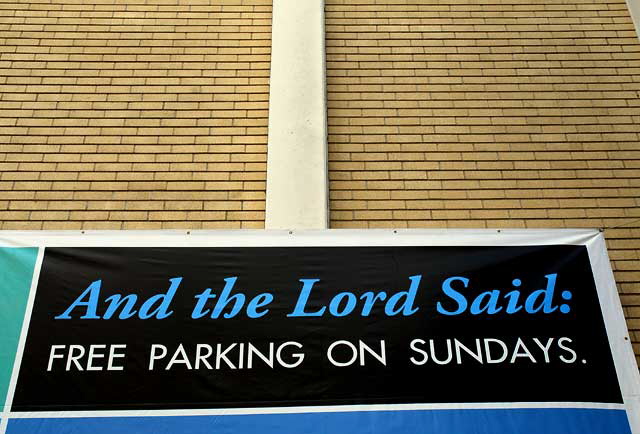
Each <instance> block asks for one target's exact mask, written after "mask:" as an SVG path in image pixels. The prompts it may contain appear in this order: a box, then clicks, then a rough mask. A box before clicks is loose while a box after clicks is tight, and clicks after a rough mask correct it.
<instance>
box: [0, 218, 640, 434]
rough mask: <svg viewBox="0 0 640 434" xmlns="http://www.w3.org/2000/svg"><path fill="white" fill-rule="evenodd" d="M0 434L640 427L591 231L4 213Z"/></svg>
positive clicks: (603, 262)
mask: <svg viewBox="0 0 640 434" xmlns="http://www.w3.org/2000/svg"><path fill="white" fill-rule="evenodd" d="M0 246H2V247H1V248H0V272H1V273H2V279H1V280H0V297H2V298H1V300H2V306H0V321H2V322H3V324H2V325H3V330H6V332H5V334H6V336H5V337H4V338H3V340H2V345H3V346H2V355H3V356H4V357H3V358H2V359H0V383H1V384H0V394H1V395H2V396H3V397H5V407H4V411H3V413H2V419H1V422H0V433H2V432H3V430H4V432H6V433H10V434H16V433H33V432H38V433H59V432H71V433H92V434H95V433H116V432H117V433H120V432H149V433H152V432H153V433H155V432H190V433H205V432H206V433H209V432H224V433H229V434H240V433H248V432H255V431H257V430H260V431H262V432H266V433H269V434H270V433H273V434H275V433H310V434H316V433H318V434H320V433H326V432H337V433H340V432H344V433H347V432H349V433H350V434H351V433H353V434H360V433H362V434H365V433H367V434H368V433H371V434H373V433H380V434H387V433H392V432H393V433H403V432H406V433H414V432H428V433H435V434H445V433H446V434H449V433H451V434H467V433H468V434H471V433H474V434H475V433H487V434H489V433H492V434H496V433H505V434H506V433H539V432H545V433H558V434H559V433H563V434H566V433H580V434H584V433H602V434H605V433H606V434H623V433H624V434H628V433H639V432H640V431H638V430H639V428H638V423H639V421H638V418H639V416H638V414H639V413H640V411H639V410H638V409H639V408H640V406H639V401H640V393H639V390H640V381H639V377H640V376H639V375H638V369H637V366H636V365H635V359H634V356H633V351H632V349H631V346H630V342H629V337H628V333H627V330H626V326H625V322H624V317H623V316H622V310H621V307H620V302H619V299H618V296H617V292H616V288H615V283H614V281H613V276H612V273H611V269H610V265H609V261H608V258H607V256H606V250H605V247H604V240H603V238H602V235H601V234H600V233H598V232H594V231H566V230H564V231H502V232H500V231H411V230H409V231H318V232H301V233H289V232H268V231H243V232H216V231H212V232H206V231H198V232H190V233H185V232H182V233H179V232H166V231H160V232H152V231H149V232H112V233H110V232H95V233H86V234H78V233H70V232H57V233H56V232H50V233H48V232H39V233H33V232H31V233H20V232H15V233H12V232H4V233H0Z"/></svg>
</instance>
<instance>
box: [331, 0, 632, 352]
mask: <svg viewBox="0 0 640 434" xmlns="http://www.w3.org/2000/svg"><path fill="white" fill-rule="evenodd" d="M326 26H327V27H326V29H327V35H326V37H327V65H328V72H327V75H328V77H327V79H328V99H329V149H330V154H329V160H330V163H329V164H330V179H331V210H332V214H331V226H332V227H334V228H345V227H350V228H355V227H362V228H373V227H420V228H425V227H436V228H458V227H474V228H484V227H487V228H507V227H509V228H514V227H515V228H547V227H554V228H566V227H610V226H616V225H622V224H625V223H626V225H625V226H624V227H621V228H619V229H609V230H607V231H606V232H605V235H606V237H607V239H608V243H609V249H610V251H609V253H610V255H611V257H612V259H613V267H614V269H615V275H616V279H617V282H618V287H619V291H620V293H621V297H622V301H623V304H624V308H625V311H626V315H627V320H628V325H629V328H630V330H631V337H632V340H633V342H634V345H635V349H636V354H638V356H639V360H640V222H635V223H630V222H632V221H633V220H634V219H637V218H640V207H639V205H640V198H639V196H640V195H639V193H640V144H639V137H638V133H639V132H640V99H639V98H638V95H639V92H640V43H639V42H638V39H637V37H636V34H635V32H634V27H633V24H632V21H631V19H630V17H629V13H628V11H627V8H626V5H625V1H624V0H492V1H491V2H477V1H471V0H438V1H435V0H327V2H326Z"/></svg>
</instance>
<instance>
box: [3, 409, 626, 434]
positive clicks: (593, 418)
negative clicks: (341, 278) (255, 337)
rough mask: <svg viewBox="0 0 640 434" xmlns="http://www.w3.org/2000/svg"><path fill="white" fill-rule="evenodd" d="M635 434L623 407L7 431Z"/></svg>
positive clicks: (205, 419)
mask: <svg viewBox="0 0 640 434" xmlns="http://www.w3.org/2000/svg"><path fill="white" fill-rule="evenodd" d="M27 433H28V434H116V433H117V434H122V433H136V434H177V433H189V434H205V433H206V434H212V433H213V434H254V433H260V434H341V433H348V434H400V433H411V434H416V433H424V434H631V429H630V428H629V422H628V420H627V414H626V412H625V411H624V410H608V409H571V408H553V409H460V410H404V411H370V412H366V411H364V412H344V413H343V412H336V413H295V414H253V415H226V416H214V415H211V416H131V417H82V418H46V419H44V418H42V419H40V418H38V419H36V418H34V419H10V420H9V423H8V428H7V434H27Z"/></svg>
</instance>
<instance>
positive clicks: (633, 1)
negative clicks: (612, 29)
mask: <svg viewBox="0 0 640 434" xmlns="http://www.w3.org/2000/svg"><path fill="white" fill-rule="evenodd" d="M627 6H628V7H629V13H630V14H631V19H632V20H633V25H634V26H635V28H636V36H638V38H640V0H627Z"/></svg>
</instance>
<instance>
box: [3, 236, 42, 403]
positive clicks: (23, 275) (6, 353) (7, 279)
mask: <svg viewBox="0 0 640 434" xmlns="http://www.w3.org/2000/svg"><path fill="white" fill-rule="evenodd" d="M37 256H38V248H37V247H0V330H1V331H2V332H1V333H0V405H2V406H4V403H5V401H6V398H7V389H8V387H9V381H10V380H11V372H12V370H13V363H14V361H15V358H16V351H17V349H18V341H19V340H20V331H21V329H22V322H23V320H24V312H25V310H26V307H27V300H28V298H29V289H30V288H31V279H32V278H33V269H34V266H35V264H36V258H37Z"/></svg>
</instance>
